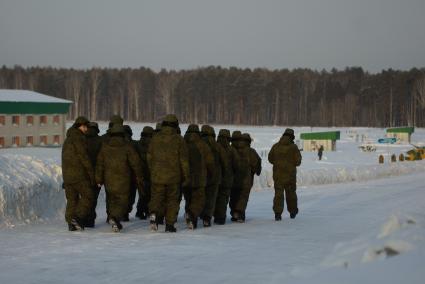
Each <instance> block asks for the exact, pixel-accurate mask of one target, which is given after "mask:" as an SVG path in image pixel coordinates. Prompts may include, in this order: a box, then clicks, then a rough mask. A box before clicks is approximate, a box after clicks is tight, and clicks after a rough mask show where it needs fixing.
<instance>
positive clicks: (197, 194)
mask: <svg viewBox="0 0 425 284" xmlns="http://www.w3.org/2000/svg"><path fill="white" fill-rule="evenodd" d="M184 139H185V141H186V143H187V148H188V152H189V166H190V181H189V184H188V185H187V186H186V187H184V188H183V193H184V199H185V203H186V204H185V212H186V222H187V224H188V226H189V228H192V229H194V228H196V227H197V220H198V217H199V216H200V214H201V213H202V210H203V209H204V206H205V186H206V185H207V175H208V173H210V174H211V173H212V172H213V171H214V157H213V155H212V152H211V150H210V149H209V147H208V146H207V145H206V144H205V142H204V141H202V139H201V136H200V131H199V127H198V125H195V124H191V125H189V127H188V129H187V131H186V134H185V136H184Z"/></svg>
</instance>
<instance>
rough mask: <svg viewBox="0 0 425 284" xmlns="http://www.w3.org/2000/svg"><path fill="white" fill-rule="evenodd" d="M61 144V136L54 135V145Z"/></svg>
mask: <svg viewBox="0 0 425 284" xmlns="http://www.w3.org/2000/svg"><path fill="white" fill-rule="evenodd" d="M59 142H60V136H59V135H54V136H53V144H55V145H59Z"/></svg>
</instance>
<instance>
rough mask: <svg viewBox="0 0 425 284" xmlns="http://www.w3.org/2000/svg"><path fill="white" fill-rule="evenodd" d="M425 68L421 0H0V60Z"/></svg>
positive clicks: (69, 64)
mask: <svg viewBox="0 0 425 284" xmlns="http://www.w3.org/2000/svg"><path fill="white" fill-rule="evenodd" d="M15 64H18V65H22V66H36V65H38V66H55V67H67V68H70V67H73V68H90V67H93V66H101V67H140V66H144V67H150V68H153V69H154V70H160V69H161V68H166V69H178V70H179V69H191V68H196V67H202V66H209V65H221V66H223V67H229V66H236V67H240V68H245V67H249V68H255V67H266V68H269V69H281V68H289V69H293V68H297V67H302V68H311V69H316V70H321V69H323V68H324V69H328V70H329V69H331V68H332V67H336V68H338V69H344V68H345V67H346V66H361V67H363V68H364V69H365V70H368V71H370V72H378V71H380V70H382V69H387V68H393V69H403V70H406V69H410V68H412V67H425V0H404V1H403V0H352V1H349V0H280V1H279V0H257V1H254V0H168V1H166V0H151V1H147V0H146V1H144V0H139V1H137V0H133V1H130V0H129V1H125V0H67V1H65V0H0V65H6V66H13V65H15Z"/></svg>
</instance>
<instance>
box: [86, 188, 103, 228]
mask: <svg viewBox="0 0 425 284" xmlns="http://www.w3.org/2000/svg"><path fill="white" fill-rule="evenodd" d="M99 193H100V189H99V188H98V187H97V186H95V187H93V204H92V206H91V208H90V213H89V215H88V216H87V222H88V223H90V222H94V220H96V217H97V215H96V207H97V199H98V197H99Z"/></svg>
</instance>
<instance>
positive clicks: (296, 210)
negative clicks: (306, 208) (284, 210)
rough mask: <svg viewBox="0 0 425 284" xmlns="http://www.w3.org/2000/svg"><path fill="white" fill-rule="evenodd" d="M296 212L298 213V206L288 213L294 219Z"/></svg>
mask: <svg viewBox="0 0 425 284" xmlns="http://www.w3.org/2000/svg"><path fill="white" fill-rule="evenodd" d="M297 214H298V208H297V209H295V211H294V212H291V213H289V217H291V219H295V217H296V216H297Z"/></svg>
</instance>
